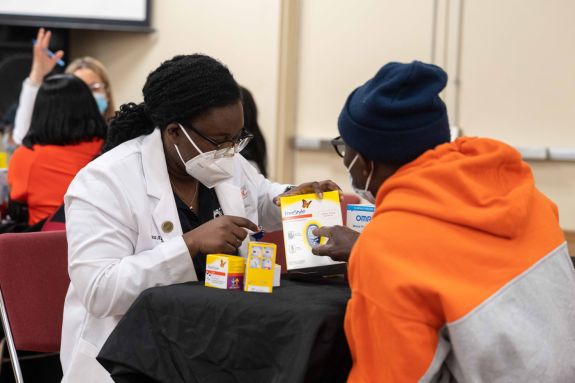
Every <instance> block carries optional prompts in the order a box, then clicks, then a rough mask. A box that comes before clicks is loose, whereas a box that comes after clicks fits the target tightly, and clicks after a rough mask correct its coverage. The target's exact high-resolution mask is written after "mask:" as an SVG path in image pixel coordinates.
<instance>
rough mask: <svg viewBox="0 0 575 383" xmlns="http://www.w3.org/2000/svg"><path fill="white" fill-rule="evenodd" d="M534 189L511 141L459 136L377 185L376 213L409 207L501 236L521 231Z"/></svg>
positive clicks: (442, 219)
mask: <svg viewBox="0 0 575 383" xmlns="http://www.w3.org/2000/svg"><path fill="white" fill-rule="evenodd" d="M535 192H536V189H535V185H534V180H533V175H532V173H531V169H530V168H529V166H528V165H527V164H526V163H525V162H523V161H522V160H521V155H520V154H519V152H518V151H517V150H515V149H513V148H512V147H510V146H508V145H506V144H504V143H502V142H499V141H496V140H491V139H485V138H469V137H463V138H460V139H458V140H456V141H455V142H452V143H448V144H443V145H440V146H438V147H436V148H435V149H433V150H430V151H427V152H425V153H424V154H423V155H421V156H420V157H418V158H417V159H416V160H414V161H413V162H411V163H409V164H407V165H405V166H403V167H401V168H400V169H399V170H398V171H397V172H396V173H395V174H394V175H393V176H392V177H390V178H389V179H388V180H386V181H385V182H384V183H383V184H382V186H381V187H380V189H379V191H378V194H377V199H376V206H377V210H376V214H381V213H384V212H390V211H403V212H411V213H414V214H419V215H424V216H428V217H430V218H434V219H437V220H441V221H444V222H447V223H452V224H455V225H463V226H466V227H469V228H472V229H475V230H480V231H484V232H487V233H489V234H492V235H496V236H499V237H505V238H514V237H516V236H517V235H519V234H520V233H521V232H522V230H523V228H524V222H527V219H526V218H527V217H528V215H529V213H530V208H531V201H532V198H533V196H534V193H535Z"/></svg>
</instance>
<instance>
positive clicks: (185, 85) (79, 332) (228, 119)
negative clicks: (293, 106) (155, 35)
mask: <svg viewBox="0 0 575 383" xmlns="http://www.w3.org/2000/svg"><path fill="white" fill-rule="evenodd" d="M143 95H144V102H143V103H141V104H138V105H136V104H134V103H129V104H125V105H122V106H121V107H120V111H119V113H118V114H117V116H116V118H115V119H114V120H113V121H112V122H111V125H110V130H109V133H108V138H107V141H106V145H105V152H104V154H102V155H101V156H100V157H98V158H97V159H96V160H94V161H93V162H91V163H90V164H89V165H88V166H86V167H85V168H84V169H83V170H82V171H80V172H79V173H78V175H77V177H76V178H75V179H74V181H73V182H72V184H71V185H70V188H69V189H68V192H67V193H66V196H65V210H66V219H67V224H66V231H67V238H68V246H69V253H68V256H69V274H70V280H71V283H70V287H69V290H68V294H67V297H66V302H65V307H64V322H63V330H62V346H61V361H62V367H63V371H64V380H63V381H64V382H79V381H82V382H84V383H89V382H111V381H112V380H111V378H110V376H109V374H108V373H107V372H106V370H105V369H104V368H103V367H102V366H101V365H100V364H98V362H97V361H96V359H95V357H96V355H97V354H98V351H99V350H100V348H101V346H102V345H103V344H104V341H105V340H106V338H107V337H108V335H109V334H110V333H111V332H112V330H113V329H114V327H115V326H116V324H117V323H118V321H119V320H120V319H121V317H122V316H123V315H124V313H125V312H126V311H127V310H128V308H129V307H130V305H131V304H132V303H133V302H134V300H135V299H136V298H137V297H138V295H139V294H140V293H141V292H142V291H143V290H145V289H147V288H149V287H152V286H162V285H170V284H174V283H181V282H188V281H195V280H202V279H203V278H204V275H205V262H206V256H205V255H206V254H208V253H225V254H239V255H246V253H247V241H246V237H247V235H248V231H258V230H259V227H258V226H261V227H263V228H264V229H265V230H266V231H273V230H277V229H279V228H281V219H280V211H279V208H278V206H277V205H276V203H275V201H276V198H277V196H278V195H281V194H282V193H283V194H286V189H288V187H287V185H281V184H277V183H273V182H270V181H269V180H267V179H266V178H265V177H263V176H262V175H261V174H259V173H258V172H257V171H256V169H254V167H253V166H252V165H251V164H249V163H248V161H247V160H246V159H245V158H243V157H242V156H241V155H237V154H238V153H240V152H241V150H242V149H243V148H244V147H245V146H246V144H247V143H248V142H249V141H250V139H251V138H252V135H251V134H250V133H248V132H246V131H245V129H244V117H243V109H242V104H241V96H240V88H239V86H238V84H237V83H236V81H235V80H234V78H233V76H232V74H231V73H230V71H229V70H228V69H227V67H225V66H224V65H223V64H221V63H220V62H219V61H217V60H215V59H213V58H211V57H209V56H205V55H199V54H194V55H185V56H176V57H174V58H172V59H170V60H168V61H165V62H163V63H162V64H161V65H160V66H159V67H158V68H157V69H155V70H154V71H153V72H152V73H150V74H149V76H148V78H147V80H146V83H145V85H144V87H143ZM338 189H339V188H338V187H337V185H335V184H334V183H333V182H331V181H322V182H314V183H306V184H303V185H300V186H297V187H294V188H291V187H290V190H289V191H287V193H289V194H296V193H310V192H316V193H318V194H321V192H322V191H327V190H338Z"/></svg>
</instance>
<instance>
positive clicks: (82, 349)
mask: <svg viewBox="0 0 575 383" xmlns="http://www.w3.org/2000/svg"><path fill="white" fill-rule="evenodd" d="M99 351H100V350H98V347H96V346H94V345H93V344H92V343H89V342H87V341H85V340H84V339H82V338H80V341H79V342H78V353H80V354H84V355H87V356H89V357H91V358H96V356H98V352H99Z"/></svg>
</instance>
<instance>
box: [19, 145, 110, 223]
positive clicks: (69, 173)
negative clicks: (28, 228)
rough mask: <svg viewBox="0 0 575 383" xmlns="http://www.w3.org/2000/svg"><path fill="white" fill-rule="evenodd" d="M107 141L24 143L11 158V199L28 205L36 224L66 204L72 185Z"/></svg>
mask: <svg viewBox="0 0 575 383" xmlns="http://www.w3.org/2000/svg"><path fill="white" fill-rule="evenodd" d="M102 144H103V140H95V141H91V142H82V143H80V144H76V145H67V146H59V145H34V146H33V148H32V149H28V148H27V147H25V146H20V147H19V148H18V149H16V150H15V151H14V154H13V155H12V157H11V158H10V164H9V167H8V186H9V188H10V199H12V200H14V201H21V202H25V203H26V204H27V205H28V215H29V216H28V223H29V224H30V225H33V224H35V223H37V222H38V221H41V220H42V219H44V218H46V217H48V216H49V215H50V214H52V213H54V211H56V209H57V208H58V207H59V206H60V205H62V204H63V203H64V194H65V193H66V190H67V189H68V185H70V182H72V179H73V178H74V177H75V176H76V173H78V171H79V170H80V169H82V168H83V167H84V166H85V165H86V164H87V163H88V162H90V161H92V160H93V159H94V157H96V155H97V154H98V153H99V152H100V149H101V147H102Z"/></svg>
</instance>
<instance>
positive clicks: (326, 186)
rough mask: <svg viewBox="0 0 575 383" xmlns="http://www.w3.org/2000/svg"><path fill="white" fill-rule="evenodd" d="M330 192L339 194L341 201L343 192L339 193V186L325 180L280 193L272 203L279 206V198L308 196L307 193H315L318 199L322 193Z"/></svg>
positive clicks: (321, 196)
mask: <svg viewBox="0 0 575 383" xmlns="http://www.w3.org/2000/svg"><path fill="white" fill-rule="evenodd" d="M332 190H337V191H338V192H339V199H340V201H341V200H343V192H342V191H341V189H340V188H339V186H337V184H336V183H335V182H333V181H331V180H326V181H316V182H307V183H304V184H301V185H299V186H295V187H292V188H291V189H289V190H288V191H286V192H285V193H282V194H280V195H278V196H276V197H274V203H275V204H276V205H278V206H279V205H280V198H281V197H287V196H290V195H299V194H308V193H315V194H316V195H317V196H318V198H323V192H326V191H332Z"/></svg>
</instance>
